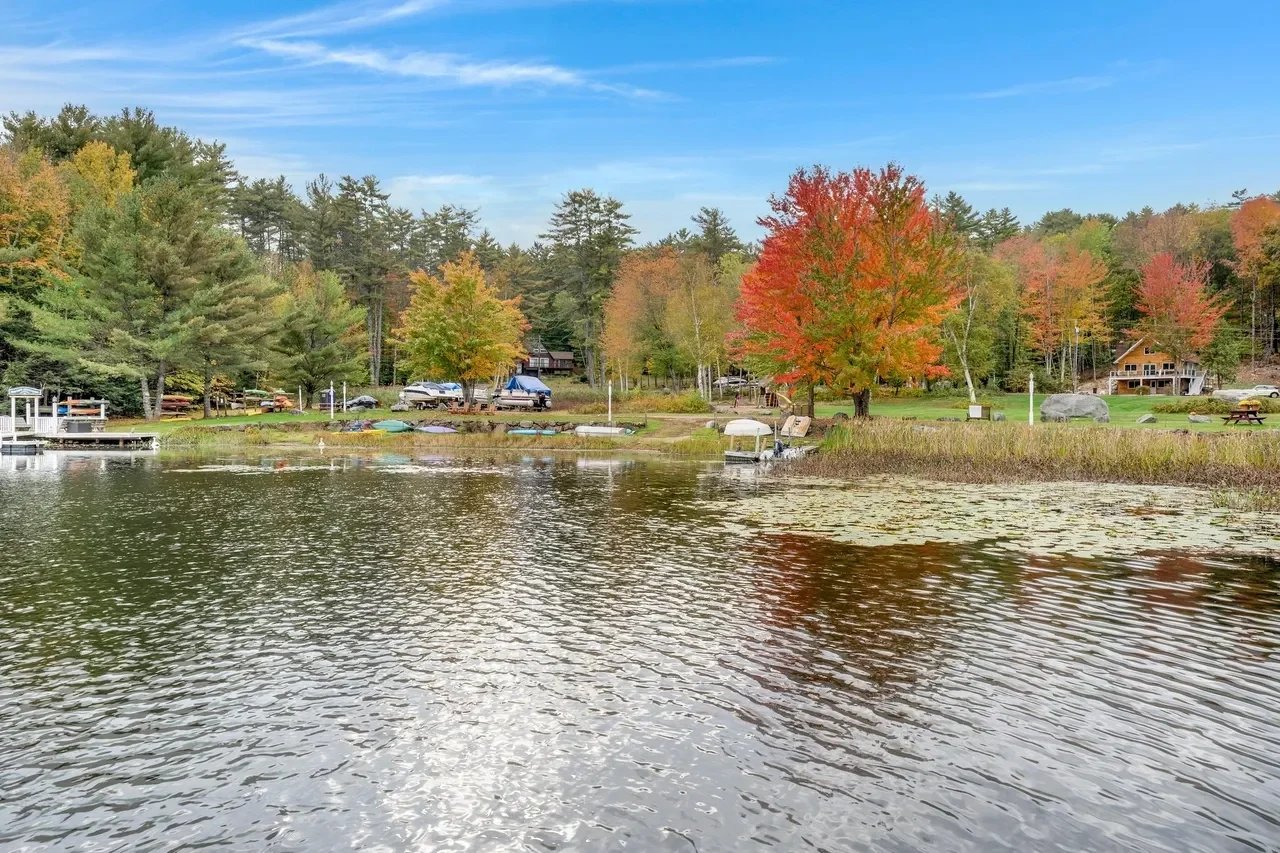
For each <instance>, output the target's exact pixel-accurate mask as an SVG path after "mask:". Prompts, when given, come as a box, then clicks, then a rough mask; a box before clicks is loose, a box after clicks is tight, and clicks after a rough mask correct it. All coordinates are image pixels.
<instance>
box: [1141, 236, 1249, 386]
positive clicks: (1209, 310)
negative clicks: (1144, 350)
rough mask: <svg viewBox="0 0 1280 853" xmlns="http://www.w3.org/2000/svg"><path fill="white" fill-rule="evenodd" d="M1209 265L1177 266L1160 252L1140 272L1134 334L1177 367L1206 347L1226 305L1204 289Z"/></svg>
mask: <svg viewBox="0 0 1280 853" xmlns="http://www.w3.org/2000/svg"><path fill="white" fill-rule="evenodd" d="M1208 277H1209V264H1207V263H1202V262H1197V263H1191V264H1180V263H1178V262H1177V261H1176V260H1174V257H1173V255H1171V254H1169V253H1168V252H1162V253H1160V254H1158V255H1156V256H1154V257H1153V258H1152V259H1151V260H1150V261H1148V262H1147V263H1146V265H1145V266H1143V268H1142V281H1141V283H1140V284H1139V285H1138V302H1137V308H1138V311H1139V313H1141V314H1142V319H1141V320H1139V322H1138V326H1137V328H1136V329H1134V332H1135V334H1140V335H1146V336H1148V337H1150V338H1151V339H1152V340H1153V341H1155V342H1156V343H1158V344H1159V345H1160V348H1161V349H1162V350H1164V351H1165V352H1167V353H1169V355H1170V356H1171V357H1172V358H1173V360H1174V361H1175V362H1178V363H1181V362H1182V361H1183V360H1184V359H1185V358H1186V357H1187V356H1188V355H1190V354H1191V353H1193V352H1195V351H1196V350H1199V349H1200V348H1201V347H1204V346H1207V345H1208V344H1209V341H1211V340H1212V339H1213V333H1214V332H1215V331H1217V328H1218V324H1219V323H1221V322H1222V317H1223V315H1224V314H1226V313H1227V309H1228V308H1229V307H1230V306H1229V304H1228V303H1227V302H1226V301H1225V300H1223V299H1221V298H1220V297H1218V296H1216V295H1214V294H1210V293H1209V291H1208V289H1207V288H1206V286H1205V282H1206V281H1207V280H1208Z"/></svg>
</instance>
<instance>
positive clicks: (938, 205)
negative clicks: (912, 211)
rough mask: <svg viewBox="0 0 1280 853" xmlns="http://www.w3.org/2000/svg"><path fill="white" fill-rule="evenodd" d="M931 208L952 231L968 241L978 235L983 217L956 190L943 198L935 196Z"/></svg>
mask: <svg viewBox="0 0 1280 853" xmlns="http://www.w3.org/2000/svg"><path fill="white" fill-rule="evenodd" d="M930 206H931V207H932V208H933V209H934V211H935V212H936V214H937V216H938V217H939V218H940V219H941V220H942V221H943V222H946V223H947V224H948V225H950V226H951V230H952V231H954V232H955V233H957V234H959V235H960V236H961V237H963V238H965V239H966V240H969V239H972V238H973V237H975V236H976V235H977V234H978V231H979V226H980V225H981V224H982V216H981V215H979V214H978V212H977V211H976V210H974V209H973V205H971V204H969V202H967V201H965V200H964V196H962V195H960V194H959V193H958V192H956V191H955V190H952V191H951V192H949V193H947V194H946V195H945V196H943V197H941V198H940V197H938V196H934V197H933V200H932V202H931V203H930Z"/></svg>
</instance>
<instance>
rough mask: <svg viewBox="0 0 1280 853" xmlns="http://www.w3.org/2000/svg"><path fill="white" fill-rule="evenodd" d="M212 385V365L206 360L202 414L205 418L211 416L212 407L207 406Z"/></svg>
mask: <svg viewBox="0 0 1280 853" xmlns="http://www.w3.org/2000/svg"><path fill="white" fill-rule="evenodd" d="M212 385H213V366H212V365H210V364H209V362H208V361H206V362H205V363H204V416H205V419H206V420H208V419H209V418H211V417H213V409H212V408H211V407H210V406H209V389H210V387H211V386H212Z"/></svg>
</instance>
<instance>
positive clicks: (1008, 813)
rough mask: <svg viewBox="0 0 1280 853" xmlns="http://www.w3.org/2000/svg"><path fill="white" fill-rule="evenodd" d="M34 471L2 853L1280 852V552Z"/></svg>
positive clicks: (587, 468)
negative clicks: (968, 538)
mask: <svg viewBox="0 0 1280 853" xmlns="http://www.w3.org/2000/svg"><path fill="white" fill-rule="evenodd" d="M49 456H50V457H53V454H50V455H49ZM7 464H8V467H6V468H0V538H2V539H3V541H5V542H6V543H10V544H9V546H8V547H7V549H6V562H5V563H4V564H3V566H0V718H3V719H4V720H5V723H6V724H5V725H4V726H3V727H0V792H3V793H2V794H0V849H5V850H9V849H13V850H44V849H77V850H94V851H97V850H103V851H106V850H170V849H175V848H199V847H217V848H229V849H262V848H268V849H281V850H328V849H343V850H346V849H368V850H388V851H393V850H409V849H413V850H439V851H490V850H617V849H623V848H626V849H635V850H646V851H648V850H656V851H665V850H673V851H674V850H698V851H702V853H706V851H738V850H753V849H778V850H800V849H813V850H830V851H844V850H884V851H898V850H940V849H945V850H984V851H985V850H1027V849H1036V850H1052V849H1062V850H1079V849H1135V850H1178V851H1184V850H1226V849H1240V850H1264V849H1273V848H1274V847H1275V846H1276V840H1277V839H1280V820H1278V819H1277V817H1276V816H1277V815H1280V758H1277V756H1280V715H1277V714H1276V712H1275V709H1276V707H1277V706H1278V705H1280V661H1278V658H1277V655H1278V650H1277V638H1278V637H1280V565H1277V564H1276V563H1275V562H1273V561H1271V560H1268V559H1266V558H1263V557H1249V558H1239V559H1235V558H1225V557H1217V556H1198V557H1188V556H1185V555H1178V554H1167V555H1156V556H1132V555H1125V556H1118V557H1106V558H1103V557H1093V558H1088V559H1084V558H1076V559H1052V560H1049V559H1046V558H1045V557H1044V556H1043V555H1042V554H1029V553H1022V552H1019V551H1018V549H1017V548H1016V546H1015V544H1014V543H1010V542H1009V541H989V542H957V541H952V542H949V543H948V542H919V543H916V544H905V545H902V544H900V545H896V546H890V547H870V546H868V545H866V544H859V543H857V542H834V541H829V540H825V539H820V538H816V537H814V536H811V535H803V534H804V530H803V529H797V530H790V529H788V528H787V526H786V525H781V524H769V525H767V526H759V527H756V528H754V529H744V528H741V527H735V526H732V525H725V524H723V523H721V522H722V519H720V518H719V517H717V515H716V510H717V508H719V507H723V506H725V505H726V504H728V503H732V502H734V501H738V500H743V499H749V500H751V501H754V502H757V503H758V502H759V501H762V500H784V501H785V500H786V499H787V498H788V495H789V494H790V493H789V491H788V490H789V489H790V488H791V487H790V486H788V485H787V484H785V483H778V482H772V481H768V480H753V479H750V478H745V477H734V478H725V477H722V476H719V474H718V472H717V471H716V470H715V469H710V468H706V467H704V466H699V465H691V464H676V463H667V462H656V461H644V462H637V461H632V460H602V459H595V458H590V457H587V458H581V459H576V458H574V457H571V456H555V457H540V456H484V455H477V456H475V457H470V458H462V457H444V456H433V457H413V458H407V457H399V456H396V457H390V456H384V457H367V458H366V457H359V456H345V455H343V456H331V457H326V458H320V457H307V456H298V457H287V456H286V457H267V456H264V457H259V458H250V459H244V458H194V459H172V460H170V459H165V458H157V457H114V458H107V459H102V458H97V457H84V458H81V457H70V456H63V457H62V458H61V461H54V459H53V458H51V459H46V460H43V461H39V462H25V461H24V462H22V463H21V465H19V463H17V462H12V461H11V462H9V463H7ZM250 474H252V475H259V476H246V475H250ZM895 500H897V499H896V498H895Z"/></svg>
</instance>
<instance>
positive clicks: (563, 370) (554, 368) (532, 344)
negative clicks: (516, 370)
mask: <svg viewBox="0 0 1280 853" xmlns="http://www.w3.org/2000/svg"><path fill="white" fill-rule="evenodd" d="M525 351H526V352H527V353H528V355H527V356H526V357H525V358H524V359H523V360H521V362H520V372H521V373H524V374H526V375H529V376H543V375H548V376H551V375H556V374H559V375H562V376H568V375H569V374H570V373H573V371H574V368H575V367H576V363H575V360H574V355H573V350H552V349H547V347H546V346H545V345H544V344H543V343H542V339H541V338H538V337H536V336H535V337H531V338H529V339H528V340H526V341H525Z"/></svg>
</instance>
